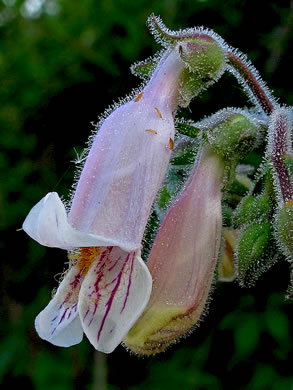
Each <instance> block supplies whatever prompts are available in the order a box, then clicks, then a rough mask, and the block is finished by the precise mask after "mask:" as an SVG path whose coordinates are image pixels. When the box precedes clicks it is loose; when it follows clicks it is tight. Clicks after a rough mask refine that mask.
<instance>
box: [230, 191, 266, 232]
mask: <svg viewBox="0 0 293 390" xmlns="http://www.w3.org/2000/svg"><path fill="white" fill-rule="evenodd" d="M269 211H270V198H269V195H268V194H267V193H263V194H260V195H257V196H253V195H248V196H247V197H245V198H243V200H242V201H241V202H240V204H239V206H238V207H237V208H236V210H235V211H234V214H233V225H234V226H235V227H238V226H241V225H244V224H247V223H250V222H252V221H255V220H257V219H259V218H261V217H263V216H267V215H268V213H269Z"/></svg>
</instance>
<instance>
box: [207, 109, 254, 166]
mask: <svg viewBox="0 0 293 390" xmlns="http://www.w3.org/2000/svg"><path fill="white" fill-rule="evenodd" d="M204 126H205V128H206V129H207V132H206V138H207V141H208V143H209V144H210V145H211V147H212V149H213V150H214V151H215V152H216V153H218V154H219V155H221V156H222V157H223V158H224V159H225V160H238V159H240V158H241V157H243V156H244V155H245V154H247V153H248V152H249V151H250V150H252V149H253V147H254V146H255V144H256V141H257V134H258V132H259V124H258V122H257V121H256V120H254V119H253V118H252V117H251V116H250V115H248V114H247V113H246V112H245V111H241V110H233V109H225V110H222V111H220V112H218V113H216V114H215V115H213V116H212V117H211V118H209V120H206V121H205V122H204Z"/></svg>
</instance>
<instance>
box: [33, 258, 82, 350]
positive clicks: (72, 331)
mask: <svg viewBox="0 0 293 390" xmlns="http://www.w3.org/2000/svg"><path fill="white" fill-rule="evenodd" d="M83 278H84V274H83V272H82V270H81V269H80V268H79V267H78V266H73V267H72V268H71V269H70V270H69V271H68V273H67V274H66V276H65V278H64V279H63V281H62V282H61V284H60V286H59V288H58V290H57V292H56V294H55V296H54V298H53V299H52V300H51V301H50V302H49V304H48V305H47V306H46V307H45V309H44V310H43V311H41V312H40V314H39V315H38V316H37V318H36V320H35V327H36V330H37V332H38V334H39V336H40V337H41V338H42V339H44V340H47V341H49V342H50V343H52V344H54V345H57V346H61V347H70V346H71V345H74V344H78V343H80V342H81V340H82V337H83V329H82V326H81V323H80V319H79V316H78V309H77V301H78V293H79V290H80V286H81V281H82V280H83Z"/></svg>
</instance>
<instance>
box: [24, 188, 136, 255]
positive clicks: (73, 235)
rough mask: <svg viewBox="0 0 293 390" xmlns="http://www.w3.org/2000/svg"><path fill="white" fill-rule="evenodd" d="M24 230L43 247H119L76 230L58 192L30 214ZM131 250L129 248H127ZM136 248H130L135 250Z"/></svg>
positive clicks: (35, 207) (51, 194)
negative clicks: (69, 220) (69, 221)
mask: <svg viewBox="0 0 293 390" xmlns="http://www.w3.org/2000/svg"><path fill="white" fill-rule="evenodd" d="M22 227H23V230H24V231H25V232H26V233H27V234H28V235H29V236H30V237H32V238H33V239H34V240H36V241H37V242H38V243H39V244H41V245H46V246H49V247H54V248H62V249H72V248H77V247H88V246H96V247H98V246H113V245H119V244H120V243H117V242H115V241H113V240H109V239H107V238H104V237H100V236H96V235H94V234H91V233H84V232H80V231H78V230H76V229H74V228H73V227H72V226H71V225H70V224H69V223H68V220H67V215H66V210H65V207H64V204H63V203H62V201H61V199H60V198H59V196H58V194H57V193H56V192H49V193H48V194H47V195H46V196H45V197H44V198H43V199H41V200H40V201H39V202H38V203H37V204H36V205H35V206H34V207H33V208H32V209H31V211H30V212H29V214H28V216H27V217H26V219H25V221H24V223H23V226H22ZM125 249H126V250H129V248H125ZM133 249H135V248H132V247H131V248H130V250H133Z"/></svg>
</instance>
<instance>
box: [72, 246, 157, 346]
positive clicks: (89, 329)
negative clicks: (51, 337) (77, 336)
mask: <svg viewBox="0 0 293 390" xmlns="http://www.w3.org/2000/svg"><path fill="white" fill-rule="evenodd" d="M151 286H152V279H151V276H150V273H149V271H148V269H147V267H146V265H145V264H144V262H143V261H142V260H141V258H140V257H139V256H137V255H136V253H135V252H130V253H127V252H124V251H122V250H121V249H120V248H118V247H113V248H107V249H105V251H104V252H102V253H101V254H100V256H98V258H97V259H96V260H95V262H94V263H93V264H92V266H91V268H90V270H89V272H88V274H87V275H86V277H85V279H84V282H83V284H82V287H81V290H80V294H79V302H78V310H79V315H80V319H81V322H82V326H83V329H84V332H85V334H86V336H87V337H88V339H89V340H90V342H91V343H92V344H93V346H94V347H95V348H96V349H97V350H99V351H102V352H105V353H110V352H112V351H113V350H114V349H115V348H116V347H117V346H118V345H119V344H120V343H121V341H122V340H123V338H124V337H125V335H126V334H127V333H128V331H129V329H130V328H131V327H132V326H133V324H134V323H135V321H136V320H137V319H138V317H139V316H140V315H141V313H142V311H143V310H144V308H145V306H146V304H147V302H148V300H149V297H150V293H151Z"/></svg>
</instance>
